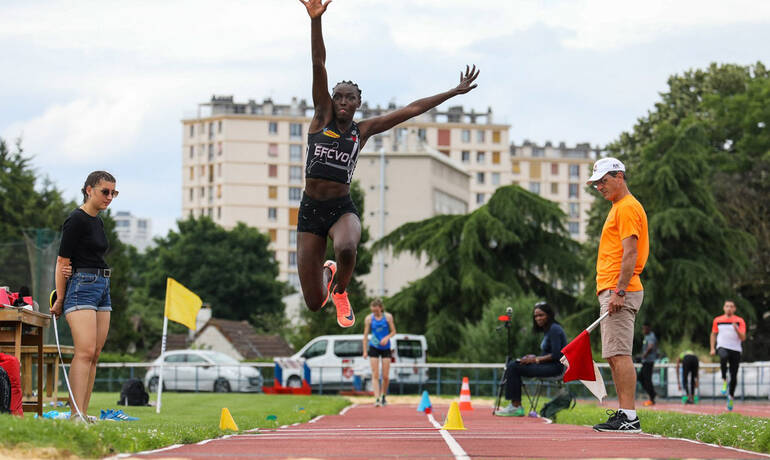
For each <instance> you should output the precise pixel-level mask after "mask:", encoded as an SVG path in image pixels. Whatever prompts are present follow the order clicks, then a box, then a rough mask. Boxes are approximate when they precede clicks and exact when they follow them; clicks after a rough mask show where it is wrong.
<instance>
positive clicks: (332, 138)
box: [305, 120, 360, 184]
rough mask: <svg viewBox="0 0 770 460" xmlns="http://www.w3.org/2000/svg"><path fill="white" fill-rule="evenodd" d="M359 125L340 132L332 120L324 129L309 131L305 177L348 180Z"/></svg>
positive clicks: (354, 158)
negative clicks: (314, 131) (315, 131)
mask: <svg viewBox="0 0 770 460" xmlns="http://www.w3.org/2000/svg"><path fill="white" fill-rule="evenodd" d="M359 141H360V139H359V133H358V125H357V124H356V123H355V122H354V123H352V125H351V126H350V129H349V130H348V131H347V132H344V133H343V132H340V130H339V129H337V125H336V123H335V121H334V120H332V121H331V122H330V123H329V124H328V125H327V126H326V127H325V128H324V129H323V130H321V131H319V132H317V133H312V134H310V133H309V134H308V136H307V158H306V163H305V177H307V178H318V179H326V180H330V181H334V182H341V183H343V184H350V182H351V180H352V179H353V171H355V169H356V162H357V161H358V148H359Z"/></svg>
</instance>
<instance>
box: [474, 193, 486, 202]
mask: <svg viewBox="0 0 770 460" xmlns="http://www.w3.org/2000/svg"><path fill="white" fill-rule="evenodd" d="M476 204H484V194H483V193H477V194H476Z"/></svg>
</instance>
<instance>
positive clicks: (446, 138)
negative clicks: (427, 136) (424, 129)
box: [438, 129, 451, 146]
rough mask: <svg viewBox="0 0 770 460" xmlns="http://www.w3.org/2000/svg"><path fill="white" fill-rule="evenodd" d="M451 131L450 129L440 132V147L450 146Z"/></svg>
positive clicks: (440, 130)
mask: <svg viewBox="0 0 770 460" xmlns="http://www.w3.org/2000/svg"><path fill="white" fill-rule="evenodd" d="M450 137H451V136H450V131H449V130H448V129H439V130H438V145H443V146H447V145H449V144H450Z"/></svg>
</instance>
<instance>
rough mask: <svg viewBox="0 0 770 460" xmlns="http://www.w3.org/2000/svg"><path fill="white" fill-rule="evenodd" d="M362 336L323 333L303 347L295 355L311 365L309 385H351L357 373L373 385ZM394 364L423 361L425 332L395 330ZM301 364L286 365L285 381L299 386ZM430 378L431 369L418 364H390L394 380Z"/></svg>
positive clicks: (397, 381) (364, 381)
mask: <svg viewBox="0 0 770 460" xmlns="http://www.w3.org/2000/svg"><path fill="white" fill-rule="evenodd" d="M362 338H363V336H362V335H361V334H349V335H322V336H319V337H316V338H314V339H313V340H311V341H310V342H308V343H307V344H305V346H304V347H302V348H301V349H300V350H299V351H298V352H297V353H295V354H294V355H293V356H292V358H293V359H299V358H303V359H304V360H305V363H306V364H307V366H308V367H309V368H310V385H311V386H312V387H314V388H317V387H318V386H320V385H321V382H323V387H324V389H326V388H327V386H328V388H329V389H332V388H352V386H353V382H354V376H358V377H359V378H360V379H361V381H362V384H363V386H364V388H370V385H371V375H372V369H371V366H370V364H369V360H368V359H366V360H364V357H363V348H362V347H363V343H362ZM391 342H392V345H391V349H392V350H393V352H392V355H391V358H390V360H391V362H392V363H393V364H424V363H425V359H426V352H427V350H428V344H427V342H426V341H425V336H424V335H413V334H396V335H395V336H393V338H392V339H391ZM300 372H301V367H297V368H294V369H283V372H282V374H283V379H282V380H283V382H281V384H282V385H285V386H292V387H299V386H301V384H302V376H301V373H300ZM427 380H428V369H426V368H418V367H413V366H411V367H406V368H405V367H396V366H393V365H391V367H390V381H391V382H393V383H399V382H401V383H415V384H417V383H423V382H425V381H427Z"/></svg>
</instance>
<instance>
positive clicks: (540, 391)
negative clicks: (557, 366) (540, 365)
mask: <svg viewBox="0 0 770 460" xmlns="http://www.w3.org/2000/svg"><path fill="white" fill-rule="evenodd" d="M563 376H564V374H563V373H562V374H559V375H555V376H553V377H529V378H528V379H527V380H530V381H534V382H535V390H534V391H533V392H532V393H530V391H529V390H528V389H527V384H526V383H524V384H523V385H522V386H521V389H522V390H523V392H524V395H525V396H526V397H527V402H529V415H530V417H536V416H537V403H538V402H540V398H541V397H542V396H544V393H545V392H547V390H548V388H549V387H551V386H555V387H556V389H557V392H558V391H559V390H561V389H562V388H564V380H563ZM522 405H523V404H522Z"/></svg>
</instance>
